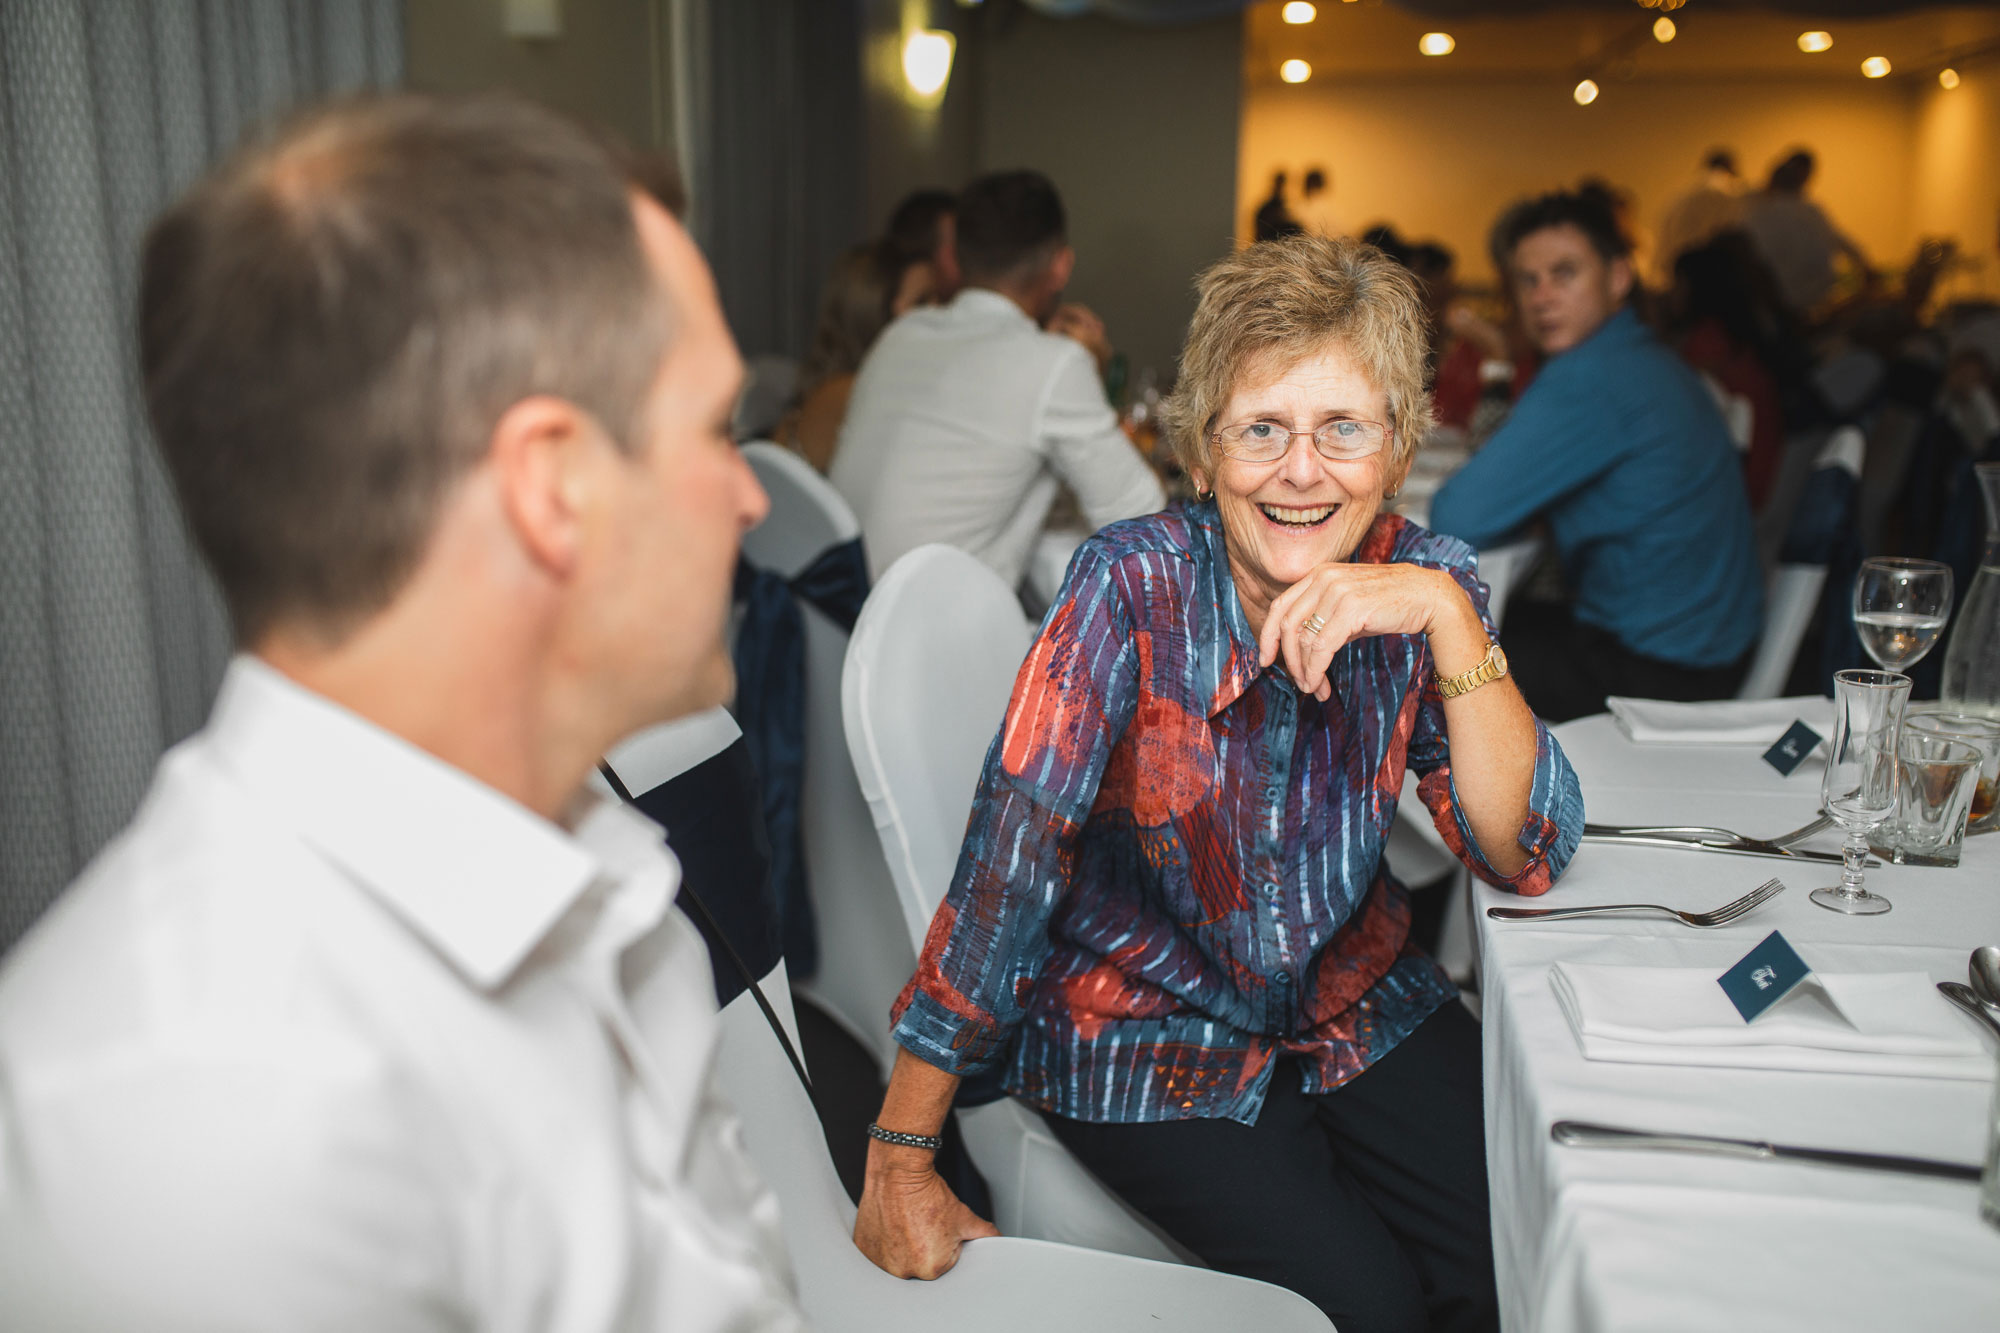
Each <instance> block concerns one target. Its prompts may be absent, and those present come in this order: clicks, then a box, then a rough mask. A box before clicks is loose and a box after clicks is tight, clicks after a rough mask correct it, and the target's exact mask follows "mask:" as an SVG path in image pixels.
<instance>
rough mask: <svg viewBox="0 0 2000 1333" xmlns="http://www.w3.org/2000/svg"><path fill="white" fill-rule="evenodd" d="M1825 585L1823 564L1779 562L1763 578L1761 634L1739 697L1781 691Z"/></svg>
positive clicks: (1773, 694) (1771, 696) (1763, 696)
mask: <svg viewBox="0 0 2000 1333" xmlns="http://www.w3.org/2000/svg"><path fill="white" fill-rule="evenodd" d="M1825 587H1826V566H1825V565H1779V566H1778V567H1777V568H1776V569H1774V570H1772V571H1771V577H1770V578H1768V579H1766V580H1765V582H1764V634H1763V637H1762V638H1760V639H1758V640H1757V655H1756V656H1755V657H1754V658H1752V659H1751V660H1750V671H1749V674H1747V675H1745V676H1744V677H1743V685H1742V687H1741V688H1740V689H1738V690H1737V691H1736V697H1737V698H1739V699H1775V698H1777V697H1778V696H1779V695H1781V694H1783V693H1784V692H1785V682H1786V680H1788V679H1790V677H1791V674H1792V662H1793V660H1794V659H1796V658H1797V657H1798V655H1799V644H1800V642H1801V641H1802V640H1804V638H1805V636H1806V628H1807V626H1809V625H1811V624H1812V622H1813V617H1814V616H1815V615H1817V614H1819V599H1820V593H1821V592H1822V591H1823V590H1824V589H1825Z"/></svg>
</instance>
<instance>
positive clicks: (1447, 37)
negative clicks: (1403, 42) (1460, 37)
mask: <svg viewBox="0 0 2000 1333" xmlns="http://www.w3.org/2000/svg"><path fill="white" fill-rule="evenodd" d="M1457 46H1458V43H1457V42H1455V41H1453V40H1452V39H1451V34H1450V33H1448V32H1427V33H1425V34H1424V35H1423V36H1422V37H1419V38H1418V39H1417V49H1418V50H1419V51H1422V52H1423V53H1424V54H1425V55H1427V56H1448V55H1450V54H1451V53H1452V51H1453V50H1454V49H1456V48H1457Z"/></svg>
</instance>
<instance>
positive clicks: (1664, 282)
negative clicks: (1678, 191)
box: [1653, 148, 1743, 289]
mask: <svg viewBox="0 0 2000 1333" xmlns="http://www.w3.org/2000/svg"><path fill="white" fill-rule="evenodd" d="M1701 167H1702V174H1701V180H1700V182H1699V183H1697V184H1696V185H1695V186H1694V188H1693V189H1691V190H1689V191H1688V192H1687V193H1686V194H1684V195H1682V196H1680V197H1679V198H1678V199H1676V200H1674V202H1673V203H1672V204H1671V205H1669V206H1668V208H1667V211H1666V213H1665V214H1664V215H1663V216H1662V217H1661V218H1660V232H1659V240H1658V244H1656V245H1655V246H1654V247H1653V266H1654V274H1653V276H1654V278H1655V279H1656V280H1657V281H1658V282H1659V284H1660V286H1661V287H1662V288H1663V289H1664V288H1668V287H1672V286H1673V283H1674V261H1675V260H1676V259H1679V258H1680V257H1681V256H1682V255H1683V254H1685V253H1686V252H1687V251H1689V250H1692V249H1694V248H1695V247H1696V246H1700V245H1706V244H1707V243H1708V242H1709V241H1711V240H1713V239H1714V238H1715V237H1716V236H1717V235H1719V234H1720V233H1722V232H1725V231H1728V230H1729V229H1730V228H1731V227H1735V226H1738V225H1740V224H1741V222H1742V220H1743V177H1741V176H1740V175H1738V174H1737V172H1736V154H1734V153H1732V152H1730V151H1729V150H1728V149H1727V148H1712V149H1710V150H1709V153H1708V156H1707V157H1705V158H1703V159H1702V164H1701Z"/></svg>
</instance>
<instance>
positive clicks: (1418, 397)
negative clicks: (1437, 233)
mask: <svg viewBox="0 0 2000 1333" xmlns="http://www.w3.org/2000/svg"><path fill="white" fill-rule="evenodd" d="M1195 290H1196V291H1197V292H1198V293H1199V295H1200V299H1199V301H1198V303H1197V304H1196V306H1195V312H1194V318H1193V319H1192V320H1191V321H1190V322H1189V323H1188V334H1187V342H1186V344H1185V346H1184V347H1183V348H1182V350H1181V366H1180V379H1179V382H1178V383H1177V384H1176V385H1175V387H1174V392H1173V395H1172V396H1171V397H1170V398H1168V400H1167V402H1166V404H1165V405H1164V418H1165V424H1166V429H1167V434H1168V438H1169V440H1170V441H1171V442H1172V444H1173V449H1174V456H1175V457H1176V458H1177V459H1179V460H1180V464H1181V467H1182V468H1184V469H1185V470H1187V471H1189V472H1193V471H1195V470H1196V469H1199V470H1201V471H1203V472H1207V473H1208V474H1209V475H1211V476H1213V475H1214V472H1215V458H1214V451H1213V448H1212V446H1211V445H1210V443H1209V438H1208V437H1209V433H1210V432H1211V431H1212V430H1213V429H1214V428H1215V417H1216V414H1217V413H1219V412H1220V411H1222V409H1223V406H1224V405H1225V404H1226V403H1228V401H1229V397H1230V395H1231V394H1232V393H1233V392H1234V391H1235V388H1236V383H1237V381H1238V379H1240V378H1241V377H1242V376H1243V374H1244V373H1245V371H1246V370H1248V369H1249V367H1250V366H1251V365H1252V364H1255V363H1266V362H1270V361H1272V360H1282V361H1284V362H1290V361H1293V360H1297V359H1298V358H1301V357H1305V356H1310V355H1312V354H1314V353H1316V352H1320V351H1323V350H1325V349H1326V348H1328V347H1339V348H1341V349H1342V350H1344V351H1345V352H1346V353H1347V354H1348V355H1349V356H1351V357H1353V358H1354V359H1355V361H1356V362H1357V363H1358V364H1359V365H1360V367H1361V370H1362V372H1363V373H1364V374H1366V375H1367V376H1368V378H1369V380H1370V381H1371V382H1372V383H1373V384H1374V385H1375V387H1377V388H1378V389H1380V390H1381V391H1382V392H1383V394H1384V395H1385V396H1386V397H1387V398H1388V400H1389V420H1388V421H1387V422H1386V423H1384V424H1386V425H1387V426H1389V428H1390V429H1391V430H1392V431H1393V432H1394V436H1393V443H1392V445H1391V452H1390V461H1391V462H1392V463H1396V464H1400V463H1401V462H1403V461H1404V460H1405V459H1407V458H1408V457H1409V456H1410V455H1411V453H1413V452H1414V451H1415V449H1416V447H1417V445H1418V444H1419V443H1421V442H1422V436H1423V434H1424V432H1425V431H1427V430H1428V429H1429V428H1430V423H1431V396H1430V391H1429V390H1428V389H1427V388H1425V387H1424V381H1425V360H1426V357H1427V356H1428V353H1429V348H1430V342H1429V317H1428V315H1427V314H1426V313H1425V307H1424V299H1423V290H1422V288H1421V286H1420V285H1419V284H1418V282H1417V279H1416V277H1415V276H1414V275H1413V274H1411V272H1410V271H1409V270H1408V269H1406V268H1404V267H1403V266H1402V265H1401V264H1398V263H1397V262H1396V261H1395V260H1393V259H1391V258H1389V257H1388V256H1387V255H1385V254H1383V253H1382V252H1381V251H1380V250H1378V249H1376V248H1375V247H1374V246H1372V245H1366V244H1364V243H1362V242H1360V241H1356V240H1353V239H1350V238H1348V237H1344V236H1343V237H1326V236H1314V235H1303V236H1288V237H1286V238H1284V239H1283V240H1276V241H1260V242H1259V243H1257V244H1256V245H1252V246H1246V247H1245V248H1244V249H1242V250H1239V251H1237V252H1236V253H1235V254H1233V255H1231V256H1229V258H1227V259H1224V260H1222V261H1221V262H1219V263H1217V264H1215V265H1214V266H1213V267H1211V268H1210V269H1208V271H1207V272H1205V273H1203V274H1202V275H1201V277H1200V278H1199V279H1197V280H1196V284H1195Z"/></svg>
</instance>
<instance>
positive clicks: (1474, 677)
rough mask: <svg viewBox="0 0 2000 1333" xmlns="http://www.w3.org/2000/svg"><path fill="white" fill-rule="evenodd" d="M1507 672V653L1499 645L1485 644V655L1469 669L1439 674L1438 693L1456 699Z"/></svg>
mask: <svg viewBox="0 0 2000 1333" xmlns="http://www.w3.org/2000/svg"><path fill="white" fill-rule="evenodd" d="M1506 674H1507V654H1505V653H1503V652H1501V651H1500V645H1499V644H1497V643H1489V644H1487V645H1486V656H1485V657H1483V658H1481V659H1480V661H1479V665H1478V666H1476V667H1474V668H1472V670H1470V671H1461V672H1459V673H1458V674H1457V675H1456V676H1439V677H1438V678H1437V683H1438V693H1439V694H1441V695H1443V696H1444V697H1445V698H1447V699H1456V698H1457V697H1458V696H1459V695H1461V694H1470V693H1471V692H1472V691H1474V690H1476V689H1478V688H1479V687H1480V686H1481V685H1484V684H1486V682H1488V681H1490V680H1498V679H1500V677H1502V676H1504V675H1506Z"/></svg>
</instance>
